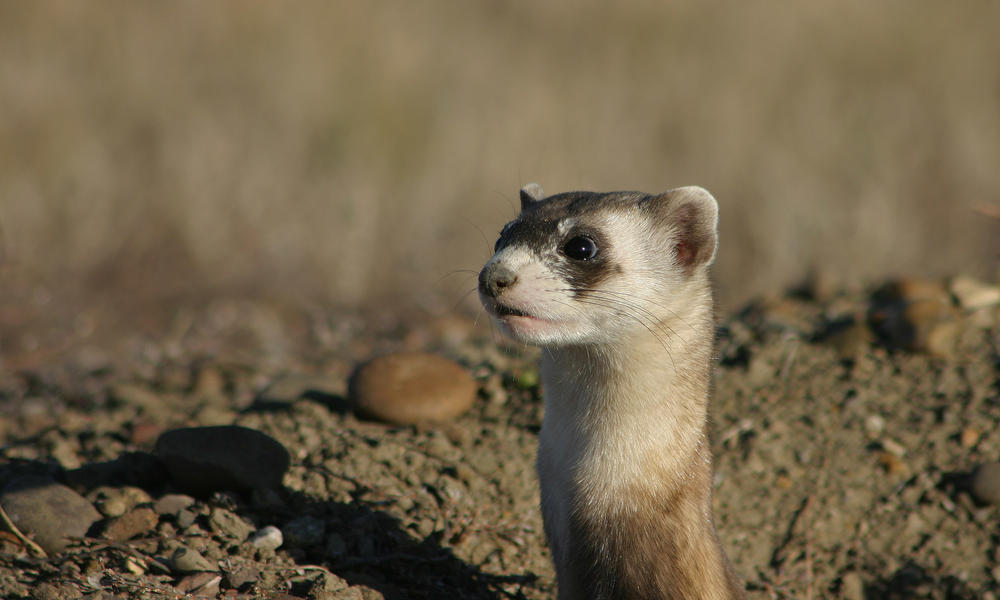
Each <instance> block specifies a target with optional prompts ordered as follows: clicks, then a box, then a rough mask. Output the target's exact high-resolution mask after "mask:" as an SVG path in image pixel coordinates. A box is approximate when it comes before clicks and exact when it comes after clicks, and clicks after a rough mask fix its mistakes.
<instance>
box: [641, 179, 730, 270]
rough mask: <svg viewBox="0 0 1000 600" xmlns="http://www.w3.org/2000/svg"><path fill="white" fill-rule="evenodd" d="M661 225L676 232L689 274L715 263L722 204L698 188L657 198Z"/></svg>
mask: <svg viewBox="0 0 1000 600" xmlns="http://www.w3.org/2000/svg"><path fill="white" fill-rule="evenodd" d="M652 204H653V207H654V211H655V212H656V214H657V216H658V218H659V219H660V225H661V226H666V227H669V228H670V229H672V230H674V231H675V232H676V235H675V237H674V241H673V245H674V247H673V250H674V254H675V256H676V257H677V264H678V265H679V266H680V267H681V268H683V269H684V271H685V272H686V273H687V274H689V275H690V274H691V273H693V272H694V270H695V269H697V268H698V267H702V266H708V265H710V264H712V261H714V260H715V251H716V248H717V246H718V226H719V205H718V203H717V202H716V201H715V198H714V197H712V194H710V193H708V190H706V189H705V188H701V187H698V186H688V187H681V188H676V189H673V190H670V191H669V192H666V193H664V194H662V195H660V196H657V197H656V198H654V199H653V202H652Z"/></svg>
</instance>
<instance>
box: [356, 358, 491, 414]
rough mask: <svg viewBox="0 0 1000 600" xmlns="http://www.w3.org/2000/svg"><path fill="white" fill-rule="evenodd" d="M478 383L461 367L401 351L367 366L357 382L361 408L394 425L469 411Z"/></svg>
mask: <svg viewBox="0 0 1000 600" xmlns="http://www.w3.org/2000/svg"><path fill="white" fill-rule="evenodd" d="M476 390H477V386H476V382H475V380H474V379H473V378H472V376H471V375H470V374H469V373H468V372H467V371H466V370H465V369H464V368H462V366H461V365H459V364H457V363H455V362H452V361H450V360H448V359H446V358H443V357H440V356H437V355H434V354H424V353H417V352H413V353H397V354H389V355H386V356H382V357H380V358H376V359H374V360H372V361H370V362H368V363H367V364H365V365H363V366H362V367H361V368H360V369H358V370H357V372H356V373H355V374H354V377H353V378H352V380H351V396H352V398H353V399H354V403H355V405H356V406H357V409H358V411H359V412H360V413H361V414H363V415H365V416H368V417H371V418H374V419H378V420H381V421H386V422H388V423H394V424H412V423H421V422H434V421H446V420H448V419H453V418H455V417H457V416H459V415H461V414H462V413H464V412H465V411H467V410H468V409H469V408H470V407H471V406H472V404H473V402H474V401H475V399H476Z"/></svg>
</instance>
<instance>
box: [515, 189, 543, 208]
mask: <svg viewBox="0 0 1000 600" xmlns="http://www.w3.org/2000/svg"><path fill="white" fill-rule="evenodd" d="M543 198H545V192H544V191H543V190H542V185H541V184H540V183H529V184H528V185H526V186H524V187H523V188H521V210H524V209H525V208H528V206H529V205H531V204H534V203H535V202H539V201H541V200H542V199H543Z"/></svg>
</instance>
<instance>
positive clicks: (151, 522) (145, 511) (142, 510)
mask: <svg viewBox="0 0 1000 600" xmlns="http://www.w3.org/2000/svg"><path fill="white" fill-rule="evenodd" d="M159 521H160V519H159V516H158V515H157V514H156V511H154V510H153V509H152V508H149V507H148V506H140V507H138V508H134V509H132V510H130V511H128V512H127V513H125V514H123V515H122V516H120V517H117V518H115V519H113V520H111V521H110V522H109V523H108V524H107V525H106V526H105V527H104V531H103V533H102V535H103V536H104V537H105V538H107V539H109V540H111V541H114V542H124V541H125V540H129V539H132V538H134V537H137V536H139V535H142V534H144V533H148V532H150V531H153V530H154V529H156V525H157V523H159Z"/></svg>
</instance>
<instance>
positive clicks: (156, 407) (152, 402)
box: [109, 383, 164, 413]
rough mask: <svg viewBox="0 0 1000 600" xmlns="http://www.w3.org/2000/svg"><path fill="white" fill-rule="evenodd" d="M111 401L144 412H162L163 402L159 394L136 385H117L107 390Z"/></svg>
mask: <svg viewBox="0 0 1000 600" xmlns="http://www.w3.org/2000/svg"><path fill="white" fill-rule="evenodd" d="M109 395H110V396H111V400H112V401H114V402H117V403H120V404H124V405H128V406H135V407H137V408H141V409H143V410H145V411H146V412H152V413H156V412H162V411H163V410H164V408H163V400H162V399H161V398H160V396H159V394H157V393H156V392H154V391H152V390H151V389H149V388H148V387H145V386H143V385H140V384H137V383H117V384H115V385H113V386H112V387H111V389H110V390H109Z"/></svg>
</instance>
